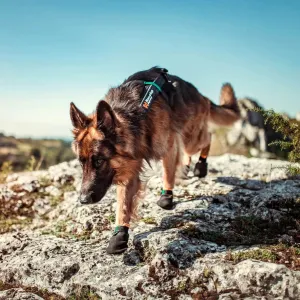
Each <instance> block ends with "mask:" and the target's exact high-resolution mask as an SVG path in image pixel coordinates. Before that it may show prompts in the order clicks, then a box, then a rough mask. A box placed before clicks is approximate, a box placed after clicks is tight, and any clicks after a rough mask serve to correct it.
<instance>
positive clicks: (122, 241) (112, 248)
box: [107, 177, 141, 254]
mask: <svg viewBox="0 0 300 300" xmlns="http://www.w3.org/2000/svg"><path fill="white" fill-rule="evenodd" d="M140 188H141V182H140V179H139V177H135V178H133V179H131V180H129V181H128V182H126V183H125V184H123V185H118V186H117V212H116V228H115V231H114V234H113V236H112V238H111V239H110V242H109V245H108V247H107V253H109V254H119V253H122V252H124V251H125V250H126V249H127V247H128V238H129V234H128V229H129V223H130V220H131V218H132V216H133V215H134V214H135V211H136V208H137V201H138V198H139V192H140Z"/></svg>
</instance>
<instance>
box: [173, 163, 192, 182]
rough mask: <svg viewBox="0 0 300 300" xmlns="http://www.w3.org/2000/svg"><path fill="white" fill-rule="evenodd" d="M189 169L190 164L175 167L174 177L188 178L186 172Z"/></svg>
mask: <svg viewBox="0 0 300 300" xmlns="http://www.w3.org/2000/svg"><path fill="white" fill-rule="evenodd" d="M189 171H190V166H188V165H185V166H182V167H180V168H178V169H177V172H176V178H177V179H181V180H185V179H188V173H189Z"/></svg>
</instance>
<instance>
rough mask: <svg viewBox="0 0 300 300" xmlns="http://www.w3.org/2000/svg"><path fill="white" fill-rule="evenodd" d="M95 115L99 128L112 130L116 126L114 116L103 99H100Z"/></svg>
mask: <svg viewBox="0 0 300 300" xmlns="http://www.w3.org/2000/svg"><path fill="white" fill-rule="evenodd" d="M96 115H97V127H98V128H101V130H104V131H110V130H113V129H114V128H115V126H116V116H115V114H114V112H113V110H112V108H111V107H110V105H109V104H108V103H107V102H106V101H104V100H100V101H99V103H98V105H97V108H96Z"/></svg>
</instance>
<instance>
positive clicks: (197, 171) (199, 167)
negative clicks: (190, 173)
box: [194, 161, 207, 178]
mask: <svg viewBox="0 0 300 300" xmlns="http://www.w3.org/2000/svg"><path fill="white" fill-rule="evenodd" d="M194 175H195V176H197V177H199V178H203V177H205V176H206V175H207V163H206V162H202V161H198V162H197V163H196V165H195V168H194Z"/></svg>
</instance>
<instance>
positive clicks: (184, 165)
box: [176, 151, 192, 179]
mask: <svg viewBox="0 0 300 300" xmlns="http://www.w3.org/2000/svg"><path fill="white" fill-rule="evenodd" d="M191 160H192V159H191V156H190V155H189V154H188V153H186V152H185V151H183V157H182V162H181V164H180V166H179V168H178V170H177V173H176V177H177V178H179V179H187V177H188V176H187V175H188V173H189V171H190V164H191Z"/></svg>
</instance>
